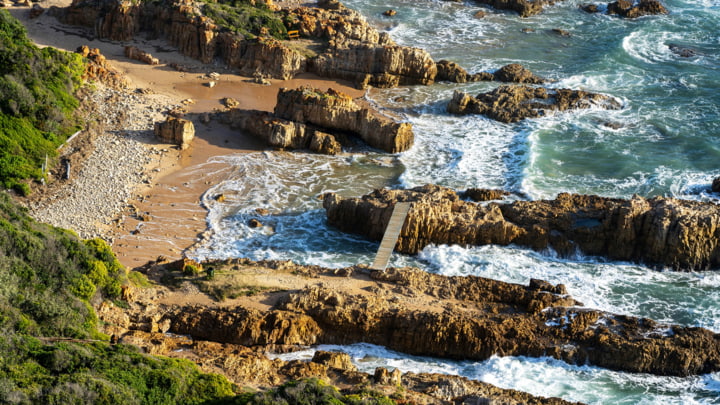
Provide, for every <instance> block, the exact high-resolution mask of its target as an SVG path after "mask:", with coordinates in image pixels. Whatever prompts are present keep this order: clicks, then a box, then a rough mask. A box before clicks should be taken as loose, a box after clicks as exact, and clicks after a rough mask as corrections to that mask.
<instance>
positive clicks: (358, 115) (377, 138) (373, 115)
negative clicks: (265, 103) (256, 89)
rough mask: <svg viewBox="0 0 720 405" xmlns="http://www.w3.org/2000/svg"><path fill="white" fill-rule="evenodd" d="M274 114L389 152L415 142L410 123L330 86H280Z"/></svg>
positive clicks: (396, 150) (405, 147)
mask: <svg viewBox="0 0 720 405" xmlns="http://www.w3.org/2000/svg"><path fill="white" fill-rule="evenodd" d="M275 115H276V116H278V117H280V118H284V119H288V120H292V121H296V122H302V123H306V124H310V125H314V126H317V127H320V128H322V130H323V131H326V132H333V133H337V132H348V133H351V134H353V135H356V136H357V137H359V138H360V139H362V140H363V141H364V142H365V143H366V144H368V145H370V146H372V147H374V148H378V149H382V150H384V151H386V152H390V153H397V152H403V151H406V150H408V149H409V148H410V147H411V146H412V144H413V141H414V134H413V132H412V124H410V123H408V122H398V121H397V120H393V119H391V118H388V117H387V116H385V115H382V114H380V113H379V112H378V111H376V110H374V109H370V108H368V107H362V106H360V105H359V104H358V103H356V102H355V100H353V99H352V98H351V97H350V96H348V95H345V94H343V93H340V92H337V91H335V90H333V89H329V90H328V91H327V92H323V91H320V90H318V89H314V88H311V87H300V88H298V89H285V88H283V89H280V91H279V92H278V98H277V104H276V105H275Z"/></svg>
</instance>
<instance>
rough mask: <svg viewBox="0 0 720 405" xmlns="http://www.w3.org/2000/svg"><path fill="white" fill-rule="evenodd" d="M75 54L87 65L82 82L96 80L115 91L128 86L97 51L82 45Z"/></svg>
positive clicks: (122, 76) (122, 77) (124, 79)
mask: <svg viewBox="0 0 720 405" xmlns="http://www.w3.org/2000/svg"><path fill="white" fill-rule="evenodd" d="M76 52H77V53H79V54H80V55H82V57H83V58H86V59H87V61H88V63H87V64H85V72H84V73H83V80H97V81H100V82H102V83H105V85H107V86H110V87H112V88H115V89H122V88H126V87H127V86H128V82H127V79H126V78H125V76H124V75H123V74H122V73H121V72H120V71H119V70H117V69H115V68H113V67H111V66H110V64H109V63H108V62H107V60H106V59H105V56H103V55H102V54H101V53H100V50H99V49H97V48H92V49H91V48H89V47H88V46H86V45H83V46H81V47H79V48H78V49H77V51H76Z"/></svg>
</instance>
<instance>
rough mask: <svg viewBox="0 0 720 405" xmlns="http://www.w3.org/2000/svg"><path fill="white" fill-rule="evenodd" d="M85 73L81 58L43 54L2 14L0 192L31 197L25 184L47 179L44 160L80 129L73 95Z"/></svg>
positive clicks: (46, 50) (22, 29)
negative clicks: (0, 190) (7, 190)
mask: <svg viewBox="0 0 720 405" xmlns="http://www.w3.org/2000/svg"><path fill="white" fill-rule="evenodd" d="M83 70H84V62H83V60H82V58H81V57H80V56H79V55H77V54H74V53H69V52H64V51H59V50H57V49H55V48H52V47H45V48H43V49H40V48H38V47H37V46H35V45H34V44H33V43H32V42H31V41H30V40H29V39H28V37H27V34H26V31H25V27H23V25H22V24H21V23H20V22H19V21H18V20H17V19H15V18H14V17H12V16H11V15H10V13H8V12H7V11H6V10H0V95H2V97H0V187H3V188H6V189H11V188H12V189H15V190H16V191H17V192H18V193H19V194H21V195H27V194H29V192H30V187H29V186H28V185H27V183H24V182H23V181H22V180H24V179H35V180H40V179H42V178H43V177H44V175H45V173H43V172H42V170H41V167H42V165H43V163H44V162H45V160H46V159H49V160H52V159H53V158H54V157H55V156H56V155H57V147H58V146H59V145H60V144H62V142H64V141H65V139H67V137H68V136H69V135H70V134H71V133H73V132H75V131H76V130H77V129H78V128H79V126H78V125H79V121H78V119H77V117H76V115H75V109H76V108H77V107H78V105H79V102H78V100H77V98H76V97H75V96H74V93H75V91H76V90H77V89H78V88H79V86H80V85H81V83H82V80H81V75H82V72H83Z"/></svg>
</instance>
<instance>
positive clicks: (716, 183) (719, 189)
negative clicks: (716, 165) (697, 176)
mask: <svg viewBox="0 0 720 405" xmlns="http://www.w3.org/2000/svg"><path fill="white" fill-rule="evenodd" d="M712 191H713V193H720V177H716V178H714V179H713V181H712Z"/></svg>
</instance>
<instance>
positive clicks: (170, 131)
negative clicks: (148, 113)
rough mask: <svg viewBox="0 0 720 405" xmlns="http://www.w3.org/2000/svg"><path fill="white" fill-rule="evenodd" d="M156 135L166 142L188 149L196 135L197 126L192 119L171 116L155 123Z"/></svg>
mask: <svg viewBox="0 0 720 405" xmlns="http://www.w3.org/2000/svg"><path fill="white" fill-rule="evenodd" d="M155 136H157V137H158V138H160V139H162V140H163V141H165V142H168V143H173V144H176V145H180V149H187V148H188V147H189V146H190V142H192V140H193V138H194V137H195V126H194V125H193V123H192V121H189V120H186V119H183V118H176V117H171V116H170V117H167V119H166V120H165V122H156V123H155Z"/></svg>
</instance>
